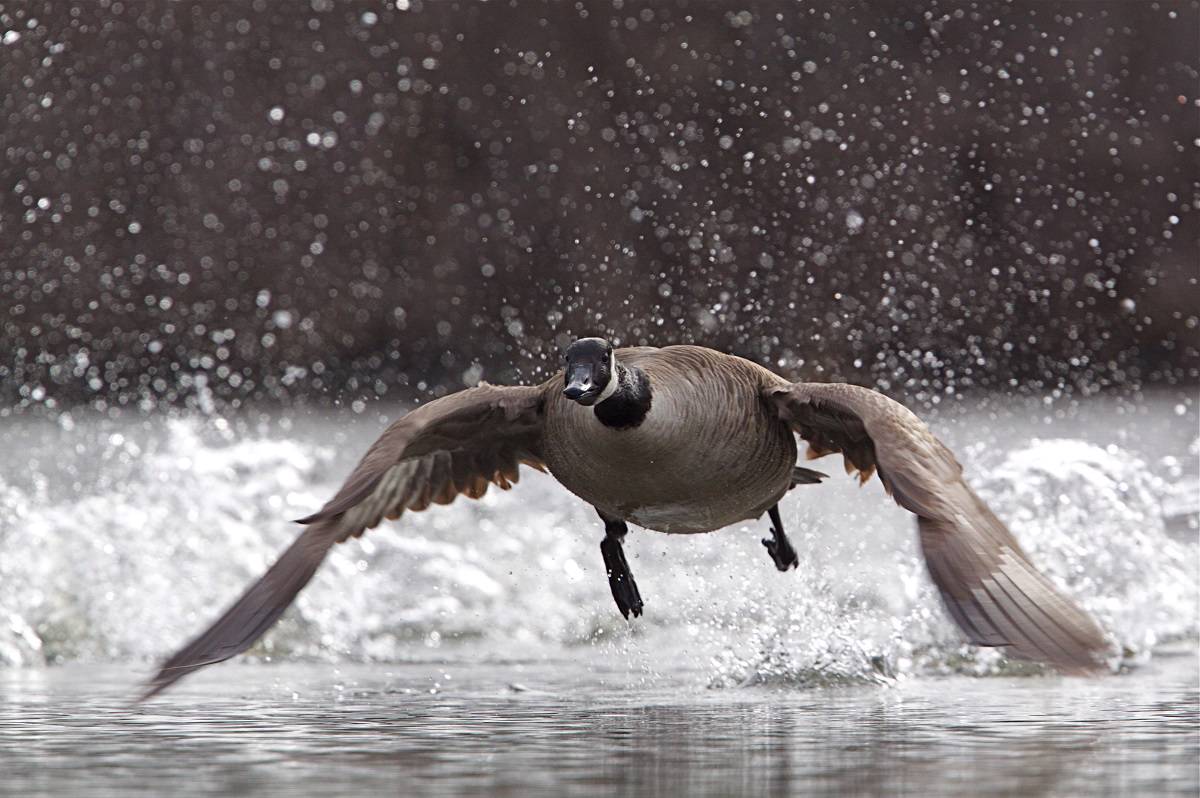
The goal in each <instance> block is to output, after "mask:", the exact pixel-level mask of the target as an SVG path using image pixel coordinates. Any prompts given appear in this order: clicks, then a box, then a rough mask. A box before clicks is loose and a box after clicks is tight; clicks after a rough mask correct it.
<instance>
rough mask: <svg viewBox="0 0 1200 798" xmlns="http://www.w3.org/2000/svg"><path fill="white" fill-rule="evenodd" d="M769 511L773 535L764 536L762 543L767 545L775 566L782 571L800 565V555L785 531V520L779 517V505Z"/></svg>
mask: <svg viewBox="0 0 1200 798" xmlns="http://www.w3.org/2000/svg"><path fill="white" fill-rule="evenodd" d="M768 512H769V513H770V516H771V537H769V538H763V541H762V544H763V545H764V546H766V547H767V553H768V554H770V555H771V559H772V560H774V561H775V567H776V568H778V569H779V570H780V571H786V570H787V569H789V568H795V567H797V566H798V565H800V557H799V556H797V555H796V549H795V548H794V547H793V546H792V542H791V541H790V540H788V537H787V535H785V534H784V532H783V521H782V520H781V519H780V518H779V505H778V504H777V505H775V506H774V507H772V508H771V509H770V510H769V511H768Z"/></svg>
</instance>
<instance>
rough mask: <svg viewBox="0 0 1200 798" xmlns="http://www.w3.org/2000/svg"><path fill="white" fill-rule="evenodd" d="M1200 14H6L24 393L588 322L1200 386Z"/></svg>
mask: <svg viewBox="0 0 1200 798" xmlns="http://www.w3.org/2000/svg"><path fill="white" fill-rule="evenodd" d="M1198 37H1200V11H1198V5H1197V3H1196V2H1164V3H1153V2H1109V3H1106V2H1067V3H1053V2H1042V1H1041V0H1038V1H1037V2H1014V3H1004V4H1001V3H991V2H987V3H936V2H927V3H921V4H901V3H871V4H853V3H833V2H829V3H804V4H796V3H762V2H759V3H740V4H727V3H713V2H662V3H636V2H621V0H613V1H612V2H606V3H601V2H586V3H583V2H581V3H539V2H512V3H509V2H492V3H456V2H425V3H422V2H418V0H412V1H411V3H406V2H401V3H399V6H398V5H397V3H396V2H395V0H390V2H383V0H374V1H373V2H354V3H344V2H334V1H333V0H312V2H306V3H301V2H287V3H284V2H268V1H267V0H257V1H256V2H109V1H108V0H97V1H96V2H90V3H67V2H18V3H7V2H6V3H2V4H0V86H3V94H2V95H0V96H2V97H3V101H2V104H0V185H2V187H3V190H2V191H0V399H2V400H3V403H4V405H6V406H7V407H9V408H13V407H25V406H29V405H41V406H46V405H47V404H48V405H49V406H51V407H55V406H62V405H64V404H73V403H79V402H91V403H93V404H97V405H99V406H101V407H110V408H111V407H116V406H120V405H126V404H131V403H132V404H140V405H141V406H142V407H147V408H149V407H154V406H156V405H158V404H159V403H168V404H172V405H174V404H182V403H186V402H194V401H196V400H197V399H198V398H199V399H201V400H203V401H208V400H212V401H214V402H217V403H220V404H223V405H229V404H240V403H242V402H245V401H247V400H257V399H264V398H273V399H285V400H290V399H295V398H297V397H305V398H317V399H322V400H338V401H346V400H350V399H360V398H366V397H374V396H378V395H385V394H386V395H387V396H389V397H401V398H403V397H410V396H414V395H418V394H426V395H428V394H430V393H435V394H436V393H441V392H444V391H447V390H454V389H456V388H459V387H461V386H462V385H464V384H466V383H473V382H474V381H475V380H477V379H479V378H480V377H483V378H486V379H488V380H490V381H511V380H518V379H519V380H526V381H530V380H536V379H539V378H540V377H541V376H543V375H544V374H545V373H546V371H547V370H548V369H552V368H555V367H556V364H557V363H558V358H559V348H560V347H561V346H562V345H563V343H564V342H565V341H567V340H569V339H570V338H571V337H572V336H575V335H578V334H587V333H599V334H607V335H610V336H611V337H613V338H614V339H617V340H619V341H620V342H621V343H630V344H632V343H652V344H667V343H675V342H703V343H706V344H709V345H712V346H716V347H720V348H723V349H726V350H729V351H733V352H736V353H738V354H742V355H744V356H747V357H750V358H752V359H755V360H757V361H759V362H762V363H764V364H768V365H771V366H773V367H775V368H776V369H778V370H781V371H783V372H784V373H788V374H790V375H793V376H796V377H804V378H809V379H844V380H852V381H855V382H859V383H862V384H868V385H876V386H879V387H881V388H884V389H887V390H890V391H892V392H893V393H898V394H903V395H908V396H917V397H924V398H926V399H928V398H929V397H932V396H936V395H945V394H947V393H950V392H956V393H963V392H970V391H972V390H976V389H981V388H983V389H1003V390H1009V391H1011V390H1017V391H1034V392H1045V391H1052V390H1055V389H1058V390H1064V391H1085V392H1092V391H1095V390H1100V389H1104V388H1105V387H1109V386H1120V387H1123V388H1129V387H1133V388H1139V387H1141V386H1143V385H1146V384H1156V383H1157V384H1179V383H1195V382H1196V381H1197V380H1198V377H1200V354H1198V351H1197V349H1198V338H1200V330H1198V329H1197V325H1198V320H1197V315H1198V314H1200V289H1198V287H1197V275H1198V249H1197V238H1198V232H1200V231H1198V227H1197V221H1196V217H1197V202H1198V200H1197V191H1198V176H1200V121H1198V117H1200V110H1198V108H1200V105H1198V101H1197V95H1198V93H1200V88H1198V86H1200V77H1198V72H1197V58H1198V56H1197V42H1198V41H1200V38H1198Z"/></svg>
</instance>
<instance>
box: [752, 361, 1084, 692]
mask: <svg viewBox="0 0 1200 798" xmlns="http://www.w3.org/2000/svg"><path fill="white" fill-rule="evenodd" d="M765 393H766V395H767V397H768V399H769V400H771V401H773V402H774V404H775V406H776V408H777V410H778V412H779V415H780V418H782V419H783V420H784V421H785V422H787V423H788V424H789V425H790V426H791V427H792V429H793V430H794V431H795V432H796V433H797V434H799V435H800V436H801V437H802V438H804V440H806V441H807V442H808V445H809V457H810V459H811V458H815V457H820V456H822V455H826V454H830V453H834V452H840V453H841V454H842V455H843V457H844V458H845V460H846V468H847V470H848V471H849V470H850V469H851V467H853V468H854V469H857V470H858V472H859V474H860V478H861V479H862V481H863V482H866V481H867V480H868V479H870V478H871V474H872V473H875V472H878V473H879V478H880V480H882V482H883V486H884V488H885V489H886V490H887V492H888V493H889V494H890V495H891V496H892V497H893V498H894V499H895V500H896V502H897V503H898V504H899V505H900V506H901V507H903V508H905V509H906V510H909V511H910V512H912V513H915V514H916V516H917V524H918V528H919V530H920V537H921V549H922V551H923V552H924V553H925V562H926V565H927V566H928V568H929V574H930V576H931V577H932V578H933V581H934V583H935V584H936V585H937V587H938V590H939V591H940V592H941V595H942V599H943V600H944V602H945V605H946V608H947V610H949V612H950V615H951V617H953V618H954V620H955V622H956V623H957V624H958V625H959V627H960V628H962V630H963V631H964V632H965V633H966V634H967V637H969V638H970V640H971V642H973V643H976V644H978V645H981V646H1005V647H1007V648H1008V649H1009V652H1010V653H1011V654H1014V655H1016V656H1018V657H1022V658H1025V659H1032V660H1039V661H1042V662H1048V663H1051V664H1053V665H1056V666H1058V667H1059V668H1062V669H1064V670H1068V671H1088V670H1093V669H1096V668H1097V667H1099V665H1100V662H1099V657H1100V655H1101V654H1102V653H1103V652H1104V650H1105V648H1106V644H1105V641H1104V635H1103V633H1102V632H1101V631H1100V628H1099V627H1098V626H1097V625H1096V623H1095V621H1093V620H1092V618H1091V617H1090V616H1089V615H1088V614H1087V613H1086V612H1084V611H1083V610H1082V609H1080V608H1079V607H1078V606H1076V605H1075V604H1074V603H1073V602H1072V601H1071V600H1070V599H1068V598H1066V597H1065V596H1064V595H1063V594H1062V593H1061V592H1060V591H1059V590H1058V589H1057V588H1055V586H1054V585H1053V583H1051V582H1050V580H1049V579H1047V578H1046V577H1045V576H1044V575H1043V574H1041V573H1040V572H1039V571H1038V570H1037V569H1036V568H1035V567H1034V566H1033V563H1031V562H1030V560H1029V557H1028V555H1026V554H1025V552H1024V551H1022V549H1021V546H1020V545H1019V544H1018V543H1017V541H1016V539H1015V538H1014V537H1013V535H1012V533H1011V532H1009V531H1008V529H1007V528H1006V527H1005V526H1004V524H1003V523H1001V522H1000V519H998V518H996V516H995V515H994V514H993V513H992V511H991V510H990V509H988V507H987V505H986V504H984V503H983V501H982V500H981V499H980V498H979V497H978V496H976V495H975V493H974V491H972V490H971V488H970V487H968V486H967V484H966V482H964V481H963V476H962V466H960V465H959V463H958V461H957V460H956V459H955V458H954V455H953V454H952V453H951V452H950V450H949V449H947V448H946V446H945V445H944V444H943V443H942V442H941V441H939V440H938V439H937V438H935V437H934V436H933V433H931V432H930V431H929V428H928V427H927V426H925V424H924V422H922V421H921V420H920V419H919V418H917V417H916V416H915V415H913V413H911V412H910V411H909V410H908V409H907V408H905V407H904V406H903V405H901V404H899V403H898V402H894V401H892V400H891V399H888V398H887V397H886V396H884V395H883V394H881V393H878V392H877V391H872V390H870V389H867V388H860V387H859V386H857V385H846V384H841V383H835V384H815V383H795V384H792V385H788V386H782V385H781V386H775V387H770V388H767V389H766V391H765Z"/></svg>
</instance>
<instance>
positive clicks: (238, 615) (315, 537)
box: [139, 523, 334, 701]
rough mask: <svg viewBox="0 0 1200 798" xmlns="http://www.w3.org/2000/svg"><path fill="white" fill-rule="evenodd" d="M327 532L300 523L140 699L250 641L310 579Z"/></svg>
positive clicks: (323, 526)
mask: <svg viewBox="0 0 1200 798" xmlns="http://www.w3.org/2000/svg"><path fill="white" fill-rule="evenodd" d="M330 532H331V529H330V525H329V524H328V523H318V524H314V525H312V526H309V527H308V528H307V529H305V530H304V533H303V534H301V535H300V537H298V538H296V540H295V541H294V542H293V543H292V545H290V546H288V547H287V549H286V550H285V551H284V552H283V554H282V555H280V557H279V559H278V560H276V561H275V564H274V565H272V566H271V567H270V568H269V569H267V572H266V573H265V574H263V575H262V577H261V578H259V580H258V581H257V582H255V583H254V584H253V585H251V586H250V588H249V589H248V590H247V591H246V592H245V593H243V594H242V596H241V598H239V599H238V600H237V601H235V602H234V603H233V605H232V606H231V607H230V608H229V609H227V610H226V611H225V613H224V614H223V615H221V617H220V618H218V619H217V620H216V622H215V623H213V625H212V626H210V627H209V628H208V629H207V630H206V631H205V632H204V633H203V634H201V635H200V636H199V637H197V638H196V639H194V640H192V642H190V643H188V644H187V645H186V646H184V647H183V648H182V649H180V650H179V652H177V653H176V654H175V655H174V656H172V657H171V658H170V659H168V660H167V661H166V662H164V663H163V664H162V667H160V668H159V670H158V673H156V674H155V675H154V677H153V678H151V679H150V681H149V682H147V684H146V688H145V691H144V692H143V693H142V695H141V698H140V699H139V700H141V701H145V700H146V699H148V698H151V697H153V696H155V695H157V694H158V693H160V692H162V691H163V690H165V689H167V688H168V687H170V686H171V685H172V684H174V683H175V682H177V681H179V680H180V679H182V678H183V677H184V676H187V675H188V674H189V673H191V672H192V671H195V670H198V669H200V668H202V667H204V666H205V665H212V664H213V663H216V662H222V661H224V660H227V659H229V658H230V657H232V656H234V655H235V654H240V653H241V652H243V651H245V650H246V649H248V648H249V647H250V646H252V645H254V641H256V640H258V638H259V637H261V636H262V634H263V633H264V632H265V631H266V630H267V629H268V628H270V626H271V625H272V624H273V623H275V621H276V620H278V618H279V616H280V615H282V614H283V612H284V610H286V609H287V608H288V607H289V606H290V605H291V603H292V601H293V600H294V599H295V598H296V594H297V593H299V592H300V590H301V589H302V588H303V587H304V586H305V585H307V584H308V582H309V580H310V579H312V576H313V574H314V573H316V571H317V567H318V566H320V565H321V563H322V561H324V559H325V555H326V554H327V553H328V552H329V549H330V547H331V546H332V545H333V543H334V537H333V535H331V534H330Z"/></svg>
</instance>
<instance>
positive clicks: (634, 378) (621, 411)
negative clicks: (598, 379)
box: [595, 363, 651, 429]
mask: <svg viewBox="0 0 1200 798" xmlns="http://www.w3.org/2000/svg"><path fill="white" fill-rule="evenodd" d="M650 399H651V393H650V380H649V378H647V377H646V372H644V371H642V370H641V369H639V368H637V367H633V368H625V367H624V366H622V365H621V364H620V363H618V364H617V390H616V391H615V392H614V393H613V395H612V396H610V397H608V398H607V399H605V400H604V401H603V402H601V403H600V404H598V405H596V408H595V413H596V418H598V419H600V423H601V424H603V425H604V426H606V427H612V428H613V429H630V428H632V427H636V426H637V425H638V424H641V423H642V422H643V421H645V420H646V414H647V413H649V412H650Z"/></svg>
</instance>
